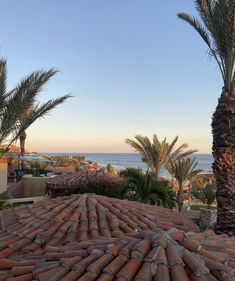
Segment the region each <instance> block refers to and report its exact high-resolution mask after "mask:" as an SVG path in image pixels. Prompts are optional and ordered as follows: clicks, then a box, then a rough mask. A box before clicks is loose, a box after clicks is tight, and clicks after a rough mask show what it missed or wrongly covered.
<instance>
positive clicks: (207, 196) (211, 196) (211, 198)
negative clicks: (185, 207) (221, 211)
mask: <svg viewBox="0 0 235 281" xmlns="http://www.w3.org/2000/svg"><path fill="white" fill-rule="evenodd" d="M193 195H194V197H196V198H197V199H199V200H200V201H202V202H203V203H204V204H206V205H207V206H208V207H209V209H210V208H211V205H212V204H213V203H214V202H215V198H216V192H215V190H214V189H213V188H212V187H211V186H206V187H205V188H202V189H201V190H194V191H193Z"/></svg>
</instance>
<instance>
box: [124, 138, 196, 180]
mask: <svg viewBox="0 0 235 281" xmlns="http://www.w3.org/2000/svg"><path fill="white" fill-rule="evenodd" d="M177 140H178V136H177V137H175V138H174V139H173V141H172V142H171V143H168V142H167V141H166V138H164V140H163V141H160V140H159V139H158V137H157V135H156V134H154V135H153V141H152V142H151V140H150V139H149V138H148V137H146V136H141V135H136V136H135V140H132V139H126V143H127V144H129V145H130V146H131V147H132V148H134V149H135V150H136V151H137V152H139V153H140V155H141V156H142V161H143V162H145V163H146V164H147V165H148V169H149V171H150V172H151V173H154V174H155V175H156V176H157V177H158V176H159V175H160V174H161V173H162V172H163V170H164V169H166V168H167V165H168V164H169V163H170V161H173V160H176V159H178V158H181V157H185V156H188V155H190V154H192V153H194V152H196V151H197V150H185V149H186V148H187V147H188V145H187V144H186V143H184V144H182V145H180V146H179V147H178V148H176V149H175V145H176V142H177Z"/></svg>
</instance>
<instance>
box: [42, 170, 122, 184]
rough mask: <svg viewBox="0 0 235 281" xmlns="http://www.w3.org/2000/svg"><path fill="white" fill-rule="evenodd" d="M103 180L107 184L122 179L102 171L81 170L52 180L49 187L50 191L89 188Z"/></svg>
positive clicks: (48, 182) (49, 181)
mask: <svg viewBox="0 0 235 281" xmlns="http://www.w3.org/2000/svg"><path fill="white" fill-rule="evenodd" d="M97 180H102V181H106V182H120V181H122V179H121V178H120V177H119V176H116V175H113V174H110V173H106V172H104V171H102V170H99V171H94V170H87V169H84V170H81V171H79V172H76V173H73V174H70V175H62V176H57V177H54V178H51V179H49V180H48V181H47V187H49V188H50V189H63V188H66V189H68V188H74V187H78V186H87V185H88V184H89V183H91V182H94V181H97Z"/></svg>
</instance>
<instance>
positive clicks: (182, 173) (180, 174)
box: [170, 157, 202, 212]
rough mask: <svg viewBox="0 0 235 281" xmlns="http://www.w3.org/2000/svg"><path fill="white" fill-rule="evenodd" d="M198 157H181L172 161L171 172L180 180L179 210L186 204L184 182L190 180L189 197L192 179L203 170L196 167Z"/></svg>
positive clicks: (178, 192) (178, 193)
mask: <svg viewBox="0 0 235 281" xmlns="http://www.w3.org/2000/svg"><path fill="white" fill-rule="evenodd" d="M197 163H198V161H196V158H189V157H187V158H180V159H177V160H176V161H172V162H171V164H170V165H171V172H172V175H173V176H174V178H175V179H176V180H177V182H178V191H177V203H178V209H179V212H180V211H181V210H182V207H183V204H184V183H185V182H186V181H187V180H188V181H189V194H188V195H189V197H190V196H191V180H192V179H193V178H194V177H195V176H196V175H197V174H198V173H200V172H201V171H202V170H201V169H196V166H197Z"/></svg>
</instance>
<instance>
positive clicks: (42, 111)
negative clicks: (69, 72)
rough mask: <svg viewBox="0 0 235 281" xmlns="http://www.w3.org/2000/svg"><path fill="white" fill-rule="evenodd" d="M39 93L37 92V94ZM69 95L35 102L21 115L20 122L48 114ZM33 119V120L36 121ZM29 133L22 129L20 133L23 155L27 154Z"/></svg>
mask: <svg viewBox="0 0 235 281" xmlns="http://www.w3.org/2000/svg"><path fill="white" fill-rule="evenodd" d="M37 94H38V93H36V95H37ZM68 97H69V96H68V95H66V96H62V97H60V98H57V99H54V100H49V101H47V102H46V103H44V104H42V105H40V104H39V103H37V102H35V103H34V104H33V105H32V106H31V107H30V108H28V109H27V110H25V111H24V112H23V114H22V115H21V117H20V120H19V122H20V123H21V124H24V123H25V122H27V120H28V119H29V120H34V121H36V120H37V119H39V118H41V117H44V116H45V115H46V114H48V113H49V112H50V111H51V110H52V109H54V108H56V107H57V106H58V105H59V104H61V103H63V102H64V101H65V100H66V99H67V98H68ZM34 121H33V122H34ZM26 137H27V134H26V132H25V130H23V131H21V132H20V134H19V139H20V150H21V156H24V154H25V140H26Z"/></svg>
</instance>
